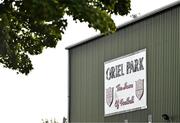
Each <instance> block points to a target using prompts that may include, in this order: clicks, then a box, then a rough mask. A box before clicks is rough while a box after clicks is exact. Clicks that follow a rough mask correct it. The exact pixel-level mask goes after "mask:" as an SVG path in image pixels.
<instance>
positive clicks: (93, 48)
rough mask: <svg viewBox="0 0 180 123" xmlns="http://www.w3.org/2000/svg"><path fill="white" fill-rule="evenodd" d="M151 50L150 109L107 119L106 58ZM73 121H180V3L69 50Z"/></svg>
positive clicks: (149, 65) (149, 69)
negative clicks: (105, 96)
mask: <svg viewBox="0 0 180 123" xmlns="http://www.w3.org/2000/svg"><path fill="white" fill-rule="evenodd" d="M144 48H146V49H147V89H148V90H147V106H148V108H147V109H145V110H138V111H134V112H129V113H124V114H119V115H114V116H109V117H104V95H103V94H104V62H105V61H107V60H110V59H114V58H116V57H120V56H123V55H126V54H129V53H132V52H135V51H138V50H140V49H144ZM69 50H70V51H69V58H70V59H69V60H70V61H69V64H70V67H69V77H70V105H69V106H70V110H69V114H70V115H69V118H70V121H71V122H124V120H125V119H128V121H129V122H131V121H133V122H135V121H145V122H147V119H148V114H152V117H153V121H163V120H162V118H161V115H162V114H163V113H167V114H169V115H170V116H172V119H173V121H180V7H179V6H175V7H173V8H170V9H168V10H165V11H163V12H161V13H157V14H155V15H153V16H151V17H148V18H145V19H143V20H140V21H138V22H136V23H134V24H130V25H128V26H126V27H123V28H121V29H120V30H119V31H117V32H116V33H113V34H111V35H108V36H104V37H101V38H98V39H95V40H94V41H90V42H87V43H84V44H82V45H79V46H76V47H73V48H71V49H69Z"/></svg>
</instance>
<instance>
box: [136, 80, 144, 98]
mask: <svg viewBox="0 0 180 123" xmlns="http://www.w3.org/2000/svg"><path fill="white" fill-rule="evenodd" d="M143 94H144V79H139V80H137V81H136V97H137V98H138V99H139V100H141V98H142V97H143Z"/></svg>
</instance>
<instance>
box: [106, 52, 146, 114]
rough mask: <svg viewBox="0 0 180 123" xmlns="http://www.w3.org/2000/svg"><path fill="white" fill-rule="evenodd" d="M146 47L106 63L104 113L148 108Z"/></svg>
mask: <svg viewBox="0 0 180 123" xmlns="http://www.w3.org/2000/svg"><path fill="white" fill-rule="evenodd" d="M146 81H147V80H146V49H143V50H140V51H137V52H134V53H131V54H128V55H125V56H122V57H120V58H116V59H113V60H110V61H107V62H105V63H104V115H105V116H110V115H113V114H119V113H124V112H129V111H134V110H140V109H145V108H147V97H146V95H147V89H146V84H147V82H146Z"/></svg>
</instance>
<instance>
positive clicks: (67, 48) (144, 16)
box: [65, 0, 180, 50]
mask: <svg viewBox="0 0 180 123" xmlns="http://www.w3.org/2000/svg"><path fill="white" fill-rule="evenodd" d="M179 4H180V0H177V1H175V2H173V3H170V4H168V5H166V6H164V7H161V8H158V9H155V10H153V11H151V12H148V13H146V14H144V15H142V16H139V17H138V18H136V19H133V20H130V21H127V22H125V23H123V24H121V25H119V26H118V27H117V31H118V30H120V29H121V28H124V27H126V26H128V25H130V24H133V23H136V22H138V21H140V20H143V19H145V18H148V17H150V16H153V15H155V14H157V13H160V12H163V11H165V10H167V9H170V8H172V7H174V6H177V5H179ZM103 36H104V34H98V35H95V36H92V37H90V38H87V39H85V40H82V41H80V42H78V43H75V44H72V45H69V46H67V47H66V48H65V49H66V50H69V49H71V48H74V47H76V46H78V45H81V44H84V43H87V42H90V41H92V40H95V39H98V38H101V37H103Z"/></svg>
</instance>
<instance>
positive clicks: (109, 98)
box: [106, 87, 114, 107]
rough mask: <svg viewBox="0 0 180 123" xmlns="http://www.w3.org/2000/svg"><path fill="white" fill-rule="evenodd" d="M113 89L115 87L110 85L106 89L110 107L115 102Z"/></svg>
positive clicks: (107, 101)
mask: <svg viewBox="0 0 180 123" xmlns="http://www.w3.org/2000/svg"><path fill="white" fill-rule="evenodd" d="M113 91H114V88H113V87H109V88H108V89H106V103H107V105H108V106H109V107H111V105H112V103H113Z"/></svg>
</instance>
